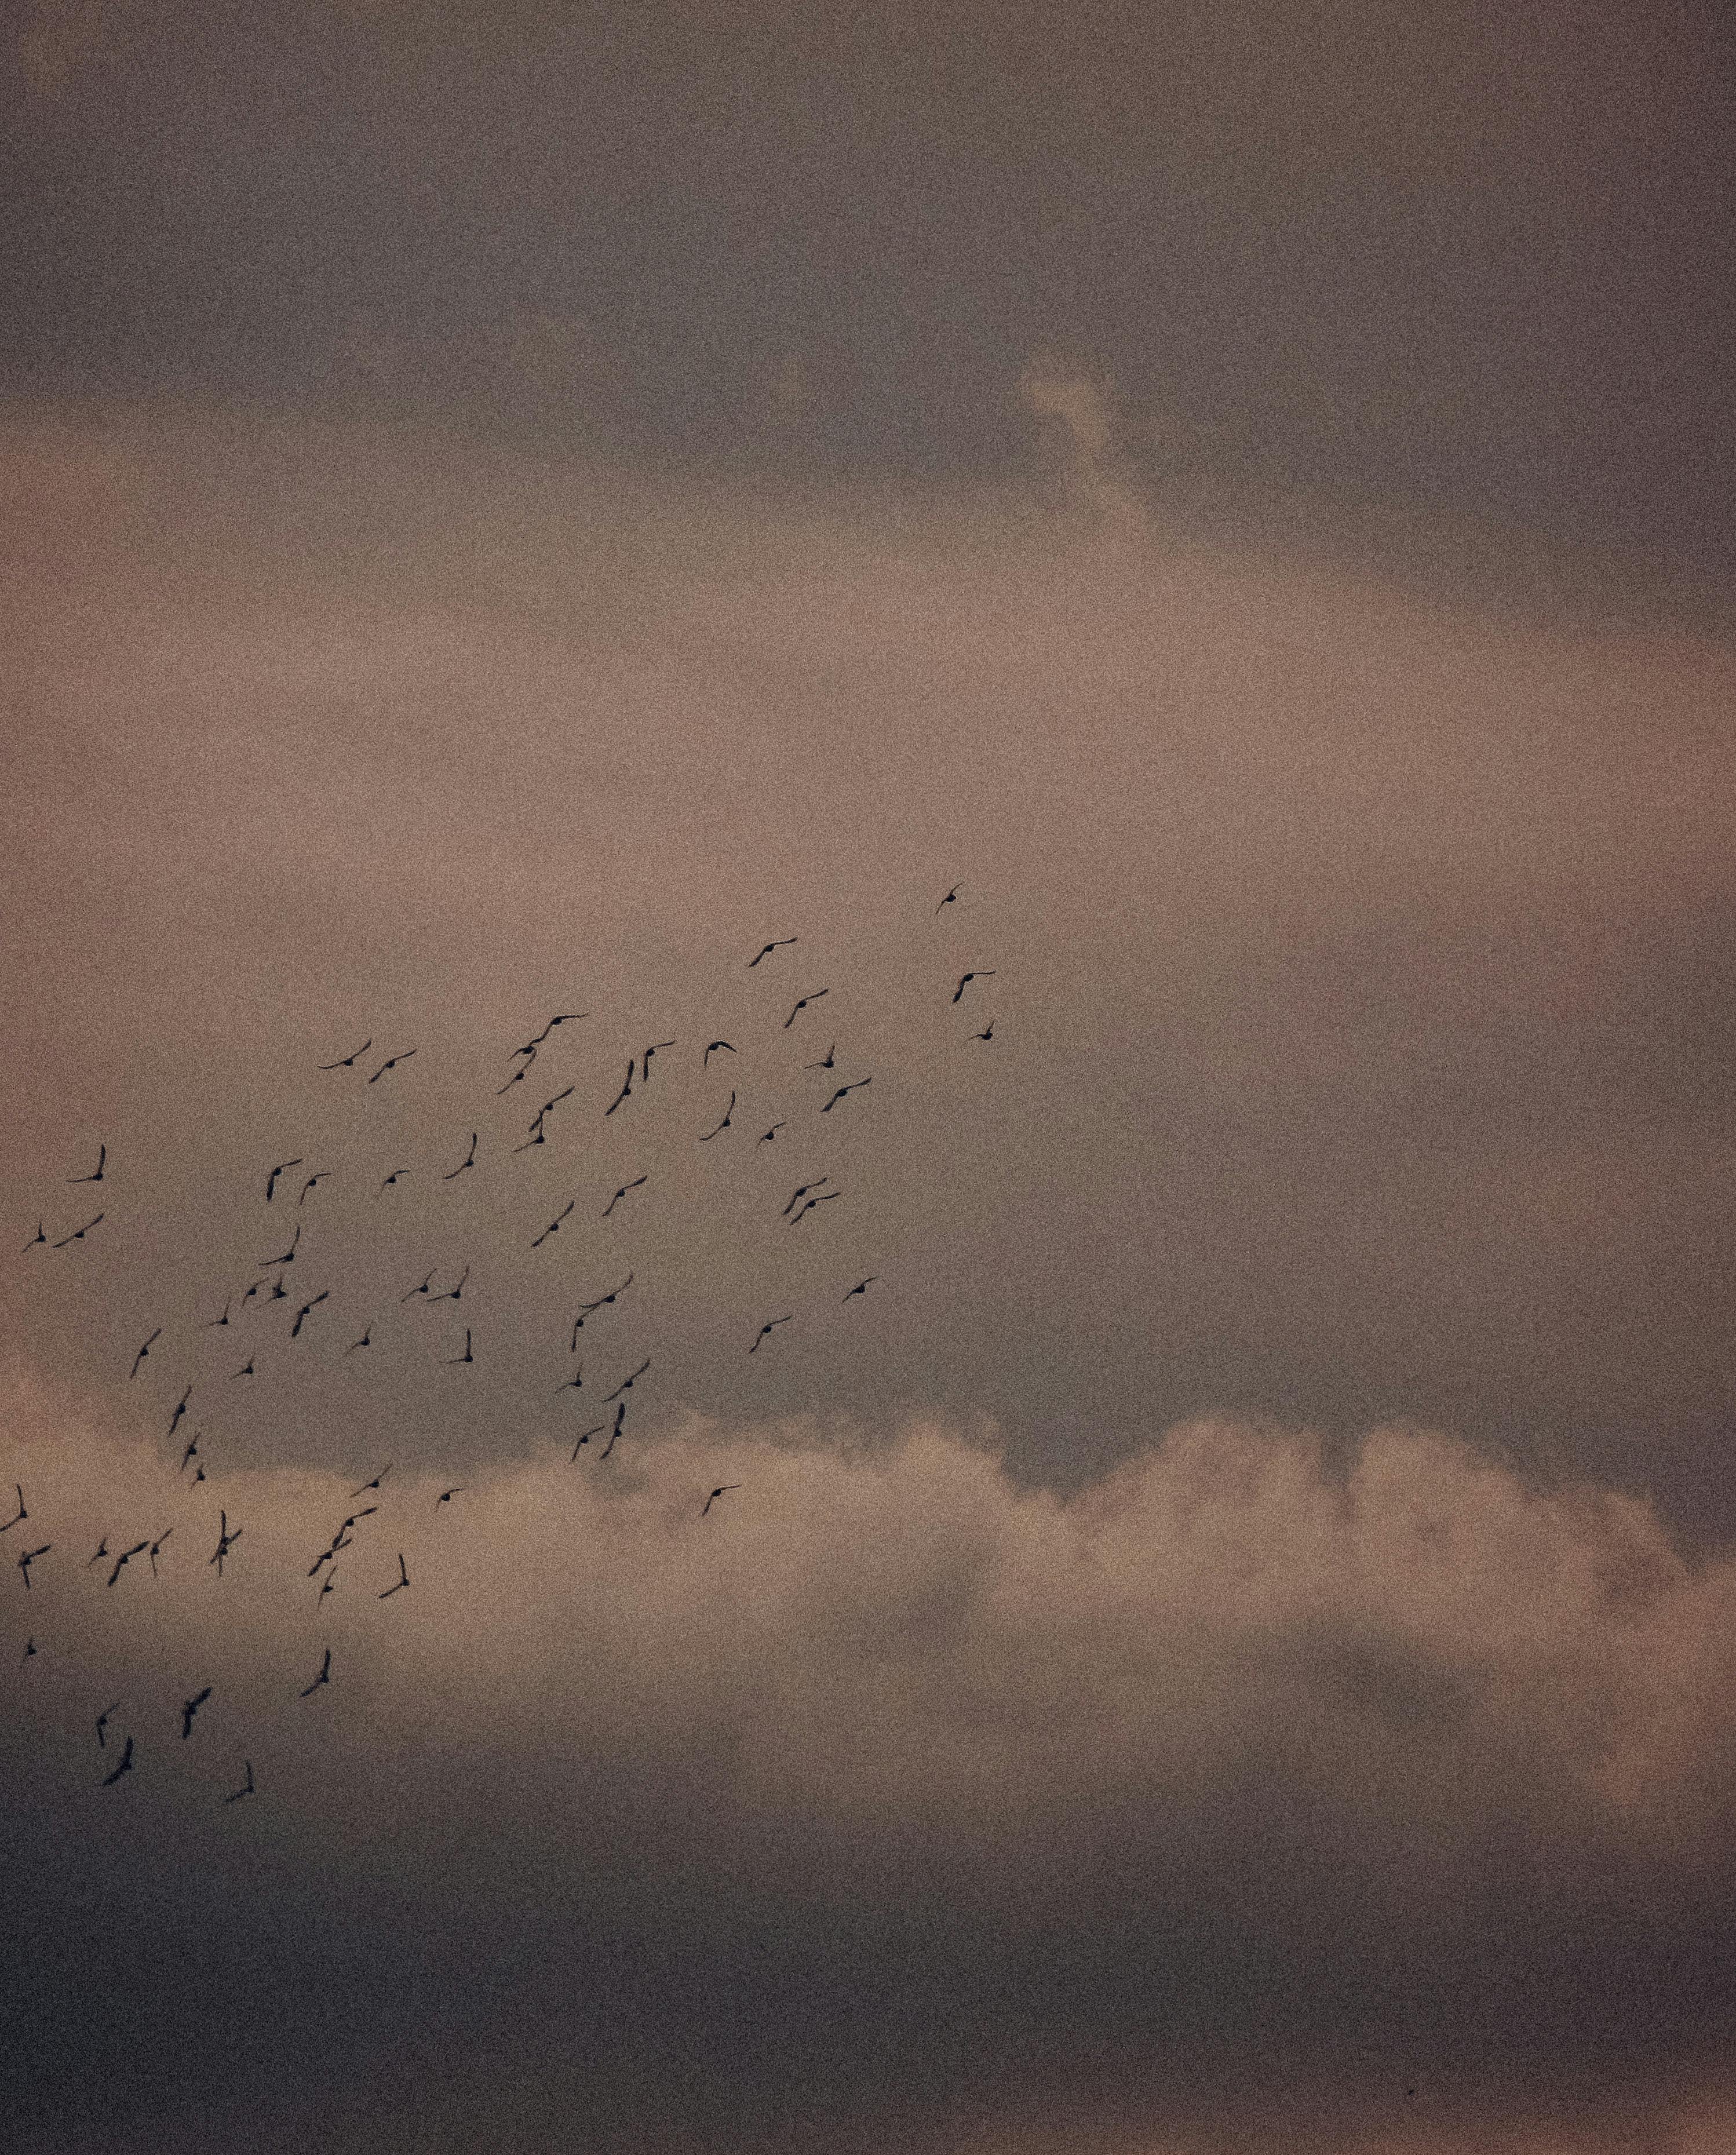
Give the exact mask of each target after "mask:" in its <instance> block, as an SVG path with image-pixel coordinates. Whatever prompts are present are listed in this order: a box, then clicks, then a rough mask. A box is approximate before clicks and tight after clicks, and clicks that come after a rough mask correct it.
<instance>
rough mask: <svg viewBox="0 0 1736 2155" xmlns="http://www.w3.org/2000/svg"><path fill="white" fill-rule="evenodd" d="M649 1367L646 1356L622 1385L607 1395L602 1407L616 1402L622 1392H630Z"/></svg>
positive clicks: (649, 1360) (649, 1362) (648, 1359)
mask: <svg viewBox="0 0 1736 2155" xmlns="http://www.w3.org/2000/svg"><path fill="white" fill-rule="evenodd" d="M650 1367H651V1357H650V1356H649V1355H647V1356H646V1357H645V1359H644V1360H643V1362H641V1363H640V1364H639V1366H638V1369H635V1370H634V1371H633V1373H632V1376H630V1377H628V1378H627V1379H626V1380H624V1381H623V1382H622V1383H621V1384H618V1385H616V1387H615V1389H614V1390H613V1391H612V1392H611V1393H610V1394H609V1395H608V1397H607V1399H605V1400H604V1401H603V1405H605V1406H608V1405H611V1403H612V1401H614V1400H618V1399H619V1398H620V1396H621V1395H622V1393H623V1392H630V1391H631V1390H632V1388H633V1386H634V1385H636V1384H638V1381H639V1380H640V1378H641V1377H643V1375H644V1374H645V1372H646V1371H647V1370H648V1369H649V1368H650Z"/></svg>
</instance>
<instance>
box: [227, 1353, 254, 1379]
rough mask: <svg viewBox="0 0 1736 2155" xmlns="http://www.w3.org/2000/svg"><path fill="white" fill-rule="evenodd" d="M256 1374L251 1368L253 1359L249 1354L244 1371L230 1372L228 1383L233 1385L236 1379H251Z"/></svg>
mask: <svg viewBox="0 0 1736 2155" xmlns="http://www.w3.org/2000/svg"><path fill="white" fill-rule="evenodd" d="M257 1374H259V1373H258V1371H257V1370H256V1369H255V1368H254V1366H253V1356H252V1355H251V1354H249V1355H248V1358H247V1366H246V1368H245V1369H231V1370H230V1372H229V1382H230V1383H231V1384H232V1385H233V1383H234V1381H235V1380H236V1379H237V1378H238V1377H252V1376H256V1375H257Z"/></svg>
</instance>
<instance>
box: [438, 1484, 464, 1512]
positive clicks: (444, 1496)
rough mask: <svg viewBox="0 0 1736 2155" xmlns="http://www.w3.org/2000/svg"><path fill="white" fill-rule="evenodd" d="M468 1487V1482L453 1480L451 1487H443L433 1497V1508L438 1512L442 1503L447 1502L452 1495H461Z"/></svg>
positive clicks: (451, 1498) (450, 1500)
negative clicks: (436, 1495)
mask: <svg viewBox="0 0 1736 2155" xmlns="http://www.w3.org/2000/svg"><path fill="white" fill-rule="evenodd" d="M468 1487H469V1483H468V1482H453V1485H452V1487H451V1488H449V1489H443V1490H442V1491H441V1492H440V1493H439V1495H438V1497H435V1499H434V1509H435V1510H436V1511H437V1512H438V1510H439V1508H440V1507H441V1506H442V1505H443V1504H449V1503H450V1502H452V1500H453V1497H462V1496H463V1494H464V1492H465V1490H466V1489H467V1488H468Z"/></svg>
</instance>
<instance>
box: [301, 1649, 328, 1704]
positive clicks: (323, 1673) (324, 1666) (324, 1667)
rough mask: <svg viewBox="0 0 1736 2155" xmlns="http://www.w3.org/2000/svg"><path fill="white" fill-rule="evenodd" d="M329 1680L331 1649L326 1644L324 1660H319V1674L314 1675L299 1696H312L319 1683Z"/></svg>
mask: <svg viewBox="0 0 1736 2155" xmlns="http://www.w3.org/2000/svg"><path fill="white" fill-rule="evenodd" d="M330 1682H331V1649H330V1646H328V1647H327V1648H326V1649H325V1660H324V1661H321V1662H320V1673H319V1675H318V1676H315V1678H314V1680H313V1682H311V1683H310V1685H309V1686H308V1687H307V1689H306V1690H305V1692H303V1693H302V1694H301V1696H302V1697H304V1698H311V1697H313V1695H314V1693H315V1692H316V1691H318V1689H319V1688H320V1685H321V1684H325V1683H330Z"/></svg>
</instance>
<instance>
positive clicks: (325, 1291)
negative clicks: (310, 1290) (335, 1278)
mask: <svg viewBox="0 0 1736 2155" xmlns="http://www.w3.org/2000/svg"><path fill="white" fill-rule="evenodd" d="M330 1292H331V1289H330V1287H321V1288H320V1292H318V1293H317V1294H316V1295H315V1297H314V1298H313V1300H312V1301H311V1302H305V1303H302V1305H301V1307H300V1309H298V1310H297V1311H296V1313H295V1322H294V1323H293V1324H292V1325H291V1326H290V1327H289V1337H290V1338H291V1339H294V1338H295V1336H296V1334H297V1333H299V1332H300V1330H301V1328H302V1325H303V1324H304V1323H305V1321H306V1320H307V1318H309V1317H310V1316H311V1315H312V1314H313V1313H314V1311H315V1310H316V1309H317V1308H319V1307H320V1303H322V1302H324V1301H325V1299H326V1298H327V1297H328V1296H329V1295H330Z"/></svg>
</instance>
